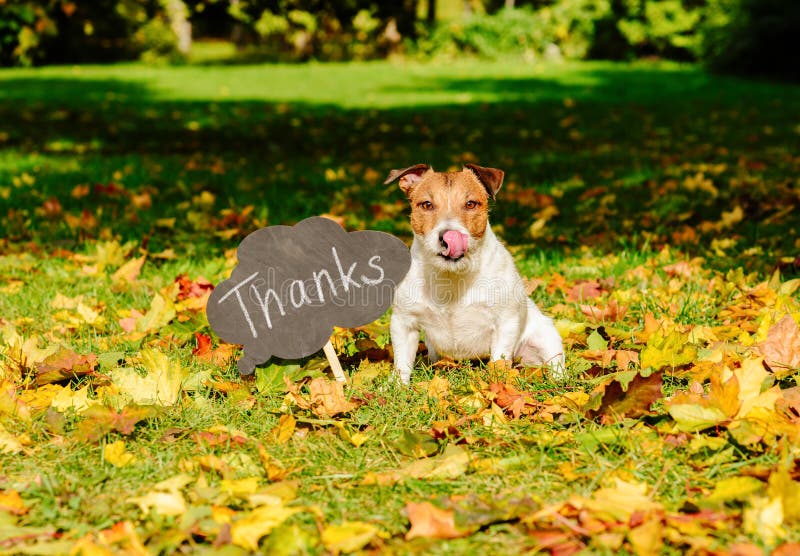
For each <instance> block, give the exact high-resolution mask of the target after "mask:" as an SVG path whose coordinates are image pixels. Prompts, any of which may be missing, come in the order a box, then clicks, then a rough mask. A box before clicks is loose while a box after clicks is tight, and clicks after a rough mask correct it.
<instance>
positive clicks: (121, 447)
mask: <svg viewBox="0 0 800 556" xmlns="http://www.w3.org/2000/svg"><path fill="white" fill-rule="evenodd" d="M103 459H105V460H106V461H107V462H108V463H110V464H111V465H113V466H114V467H125V466H126V465H130V464H131V463H133V462H135V461H136V458H135V457H134V455H133V454H131V453H130V452H128V451H127V450H126V449H125V442H123V441H122V440H117V441H116V442H112V443H111V444H106V447H105V448H103Z"/></svg>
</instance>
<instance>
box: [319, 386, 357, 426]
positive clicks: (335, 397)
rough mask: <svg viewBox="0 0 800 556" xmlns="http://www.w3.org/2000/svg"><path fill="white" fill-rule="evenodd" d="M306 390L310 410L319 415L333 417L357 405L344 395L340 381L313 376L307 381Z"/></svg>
mask: <svg viewBox="0 0 800 556" xmlns="http://www.w3.org/2000/svg"><path fill="white" fill-rule="evenodd" d="M308 392H309V395H310V397H311V411H313V412H314V413H316V414H317V415H319V416H320V417H333V416H334V415H338V414H339V413H347V412H348V411H352V410H354V409H355V408H356V407H358V405H357V404H355V403H353V402H351V401H350V400H348V399H347V398H346V397H345V395H344V385H343V384H342V383H341V382H335V381H330V380H328V379H327V378H315V379H314V380H312V381H311V382H309V383H308Z"/></svg>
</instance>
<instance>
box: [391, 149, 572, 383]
mask: <svg viewBox="0 0 800 556" xmlns="http://www.w3.org/2000/svg"><path fill="white" fill-rule="evenodd" d="M503 178H504V172H503V171H502V170H498V169H496V168H486V167H482V166H478V165H476V164H466V165H465V166H464V168H463V169H462V170H461V171H460V172H435V171H434V170H433V168H431V167H430V166H428V165H427V164H417V165H415V166H410V167H408V168H403V169H397V170H392V171H391V172H390V173H389V176H388V177H387V178H386V181H385V182H384V185H389V184H390V183H392V182H394V181H397V180H399V185H400V189H401V190H402V191H403V193H405V195H406V197H408V200H409V202H410V204H411V228H412V230H413V232H414V240H413V242H412V245H411V268H410V270H409V271H408V274H407V275H406V277H405V278H404V279H403V280H402V281H401V282H400V284H398V286H397V289H396V291H395V296H394V303H393V308H392V318H391V324H390V333H391V340H392V346H393V348H394V366H395V370H396V372H397V373H398V375H399V379H400V381H401V382H402V383H404V384H408V383H409V382H410V381H411V372H412V370H413V368H414V360H415V358H416V354H417V348H418V347H419V335H420V331H421V330H422V331H424V332H425V345H426V347H427V348H428V358H429V360H430V361H431V362H435V361H437V360H438V359H439V356H440V355H447V356H450V357H452V358H454V359H470V358H475V357H482V356H486V355H489V356H490V357H491V360H492V361H493V362H499V361H504V362H505V363H504V365H508V364H509V363H510V362H511V361H512V360H513V359H520V360H521V362H522V363H523V364H524V365H531V366H533V365H543V364H546V365H548V367H549V374H550V376H551V378H553V379H556V380H560V379H563V378H564V375H565V367H564V348H563V344H562V340H561V335H560V334H559V333H558V331H557V330H556V328H555V326H554V325H553V321H552V320H551V319H550V318H548V317H546V316H545V315H543V314H542V312H541V311H540V310H539V308H538V307H537V306H536V304H535V303H534V302H533V300H531V299H530V298H529V297H528V295H527V294H526V292H525V286H524V284H523V282H522V278H521V276H520V274H519V272H518V271H517V268H516V266H515V264H514V260H513V258H512V257H511V254H510V253H509V252H508V250H507V249H506V248H505V247H504V246H503V244H501V243H500V241H499V240H498V239H497V237H496V236H495V234H494V232H493V231H492V228H491V227H490V225H489V210H488V208H489V206H488V205H489V201H490V199H491V200H493V199H494V198H495V195H496V194H497V192H498V191H499V190H500V187H501V186H502V184H503Z"/></svg>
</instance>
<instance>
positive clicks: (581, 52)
mask: <svg viewBox="0 0 800 556" xmlns="http://www.w3.org/2000/svg"><path fill="white" fill-rule="evenodd" d="M608 10H609V3H608V1H607V0H563V1H561V2H557V3H555V4H553V5H551V6H546V7H544V8H541V9H539V10H536V11H534V10H532V9H530V8H528V7H522V8H517V9H502V10H500V11H499V12H497V13H496V14H493V15H488V14H474V15H471V16H469V17H467V18H466V19H465V20H464V21H463V22H454V23H450V24H445V25H440V26H438V27H436V28H435V29H434V31H433V32H432V33H430V35H429V36H427V37H423V38H421V39H420V40H419V42H418V51H419V52H420V53H421V54H425V55H434V56H450V55H455V54H459V53H470V54H475V55H477V56H481V57H486V58H497V57H500V56H505V55H522V56H526V57H536V56H540V55H544V54H546V53H558V54H559V55H564V56H567V57H569V58H582V57H584V56H585V55H586V53H587V52H588V50H589V48H590V47H591V44H592V40H593V36H594V22H595V21H596V20H597V19H599V18H601V17H603V16H605V15H606V14H607V13H608Z"/></svg>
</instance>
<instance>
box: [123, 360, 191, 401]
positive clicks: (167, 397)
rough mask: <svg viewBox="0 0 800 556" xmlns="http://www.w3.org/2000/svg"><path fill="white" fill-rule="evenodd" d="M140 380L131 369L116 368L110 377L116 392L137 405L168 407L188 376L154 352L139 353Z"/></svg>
mask: <svg viewBox="0 0 800 556" xmlns="http://www.w3.org/2000/svg"><path fill="white" fill-rule="evenodd" d="M142 366H143V367H144V369H145V372H146V373H147V374H145V375H144V376H142V375H140V374H139V373H138V372H137V371H136V370H135V369H132V368H129V367H119V368H117V369H116V370H114V371H113V372H112V373H111V377H112V380H113V382H114V384H115V385H116V386H117V387H118V388H119V390H120V392H121V393H123V394H124V395H126V396H128V397H129V398H130V399H131V401H132V402H133V403H135V404H137V405H160V406H170V405H174V404H175V402H177V401H178V397H179V396H180V393H181V383H182V382H183V379H184V378H186V376H187V374H188V372H187V370H186V369H185V368H183V367H182V366H181V364H180V363H179V362H178V361H174V360H173V361H171V360H170V359H169V358H168V357H167V355H166V354H164V353H163V352H161V351H158V350H154V349H144V350H142Z"/></svg>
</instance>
